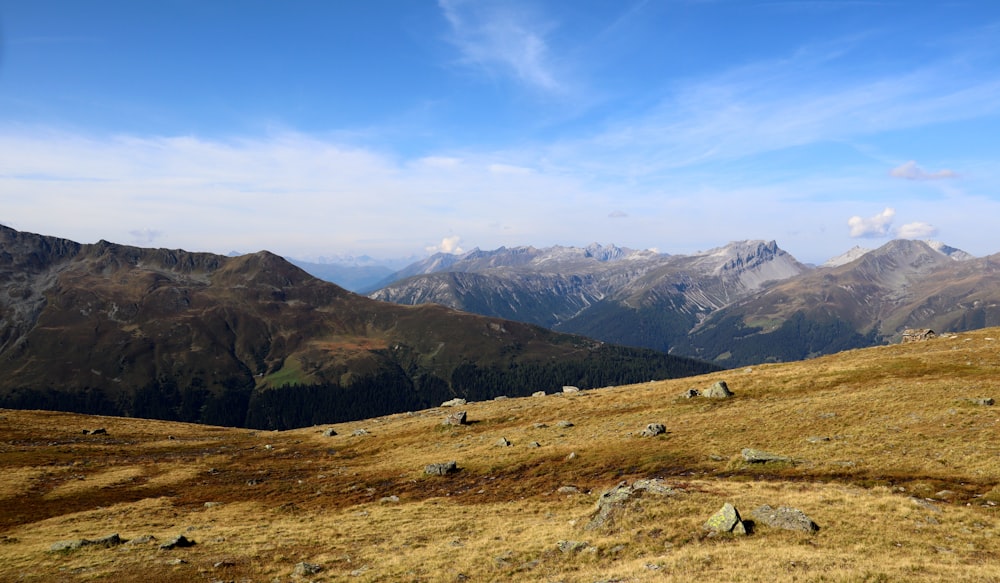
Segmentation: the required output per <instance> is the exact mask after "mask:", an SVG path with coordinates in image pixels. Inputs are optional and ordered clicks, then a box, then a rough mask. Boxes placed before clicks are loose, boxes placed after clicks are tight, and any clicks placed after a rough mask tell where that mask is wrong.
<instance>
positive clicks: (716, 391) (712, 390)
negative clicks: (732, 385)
mask: <svg viewBox="0 0 1000 583" xmlns="http://www.w3.org/2000/svg"><path fill="white" fill-rule="evenodd" d="M701 396H702V397H707V398H709V399H728V398H729V397H732V396H733V392H732V391H730V390H729V385H727V384H726V381H717V382H716V383H715V384H714V385H712V386H711V387H709V388H707V389H705V390H704V391H702V393H701Z"/></svg>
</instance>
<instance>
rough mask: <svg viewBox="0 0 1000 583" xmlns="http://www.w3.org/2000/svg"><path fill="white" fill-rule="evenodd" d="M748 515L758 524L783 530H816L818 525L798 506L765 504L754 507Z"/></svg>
mask: <svg viewBox="0 0 1000 583" xmlns="http://www.w3.org/2000/svg"><path fill="white" fill-rule="evenodd" d="M750 516H751V517H752V518H753V519H754V521H756V523H758V524H763V525H765V526H770V527H772V528H780V529H784V530H799V531H802V532H816V531H818V530H819V526H818V525H817V524H816V523H815V522H813V521H812V519H811V518H809V517H808V516H806V515H805V513H804V512H802V511H801V510H799V509H798V508H789V507H787V506H779V507H777V508H771V507H770V506H768V505H767V504H765V505H763V506H761V507H760V508H756V509H754V510H753V511H752V512H751V513H750Z"/></svg>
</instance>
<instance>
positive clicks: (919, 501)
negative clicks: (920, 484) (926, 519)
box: [910, 498, 941, 514]
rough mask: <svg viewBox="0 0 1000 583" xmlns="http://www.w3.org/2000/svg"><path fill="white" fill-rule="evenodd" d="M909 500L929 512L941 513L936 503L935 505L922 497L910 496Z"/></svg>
mask: <svg viewBox="0 0 1000 583" xmlns="http://www.w3.org/2000/svg"><path fill="white" fill-rule="evenodd" d="M910 502H913V503H914V504H916V505H917V506H919V507H921V508H924V509H927V510H930V511H931V512H935V513H937V514H941V509H940V508H938V507H937V505H935V504H934V503H933V502H931V501H930V500H924V499H923V498H910Z"/></svg>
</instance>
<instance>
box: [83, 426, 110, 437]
mask: <svg viewBox="0 0 1000 583" xmlns="http://www.w3.org/2000/svg"><path fill="white" fill-rule="evenodd" d="M83 434H84V435H107V434H108V430H107V429H105V428H103V427H100V428H98V429H84V430H83Z"/></svg>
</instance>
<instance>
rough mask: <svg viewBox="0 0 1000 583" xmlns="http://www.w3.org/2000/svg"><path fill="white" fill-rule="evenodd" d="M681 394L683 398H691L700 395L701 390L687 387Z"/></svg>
mask: <svg viewBox="0 0 1000 583" xmlns="http://www.w3.org/2000/svg"><path fill="white" fill-rule="evenodd" d="M681 396H682V397H684V398H685V399H693V398H695V397H700V396H701V391H699V390H698V389H688V390H686V391H684V392H683V393H681Z"/></svg>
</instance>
